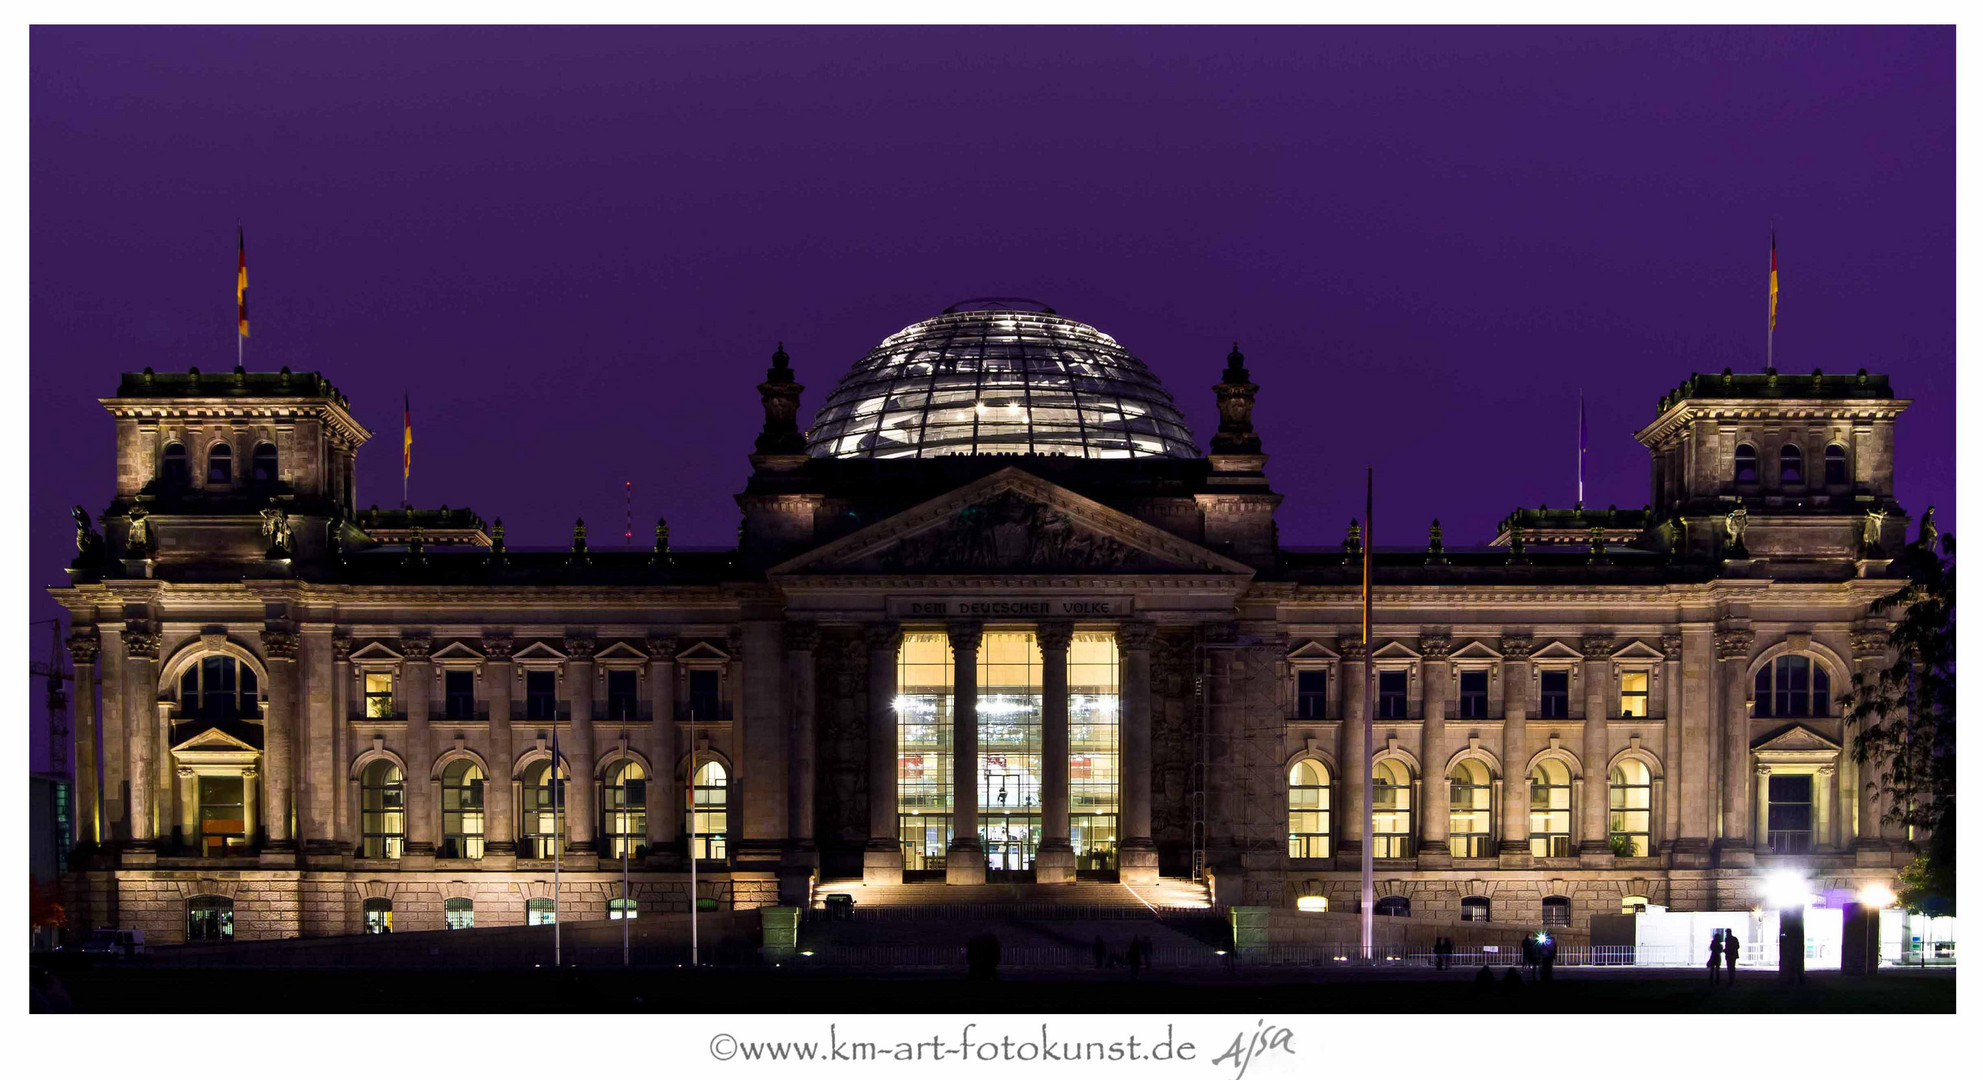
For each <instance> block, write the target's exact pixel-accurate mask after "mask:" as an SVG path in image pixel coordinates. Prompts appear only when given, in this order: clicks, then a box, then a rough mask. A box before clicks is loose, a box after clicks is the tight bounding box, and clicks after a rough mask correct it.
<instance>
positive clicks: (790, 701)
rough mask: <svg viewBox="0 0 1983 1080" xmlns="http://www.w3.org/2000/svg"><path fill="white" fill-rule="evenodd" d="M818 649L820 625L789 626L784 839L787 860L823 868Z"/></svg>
mask: <svg viewBox="0 0 1983 1080" xmlns="http://www.w3.org/2000/svg"><path fill="white" fill-rule="evenodd" d="M818 650H819V627H817V626H815V625H813V624H812V623H786V624H785V700H786V702H787V705H788V707H789V709H790V712H791V727H790V731H789V732H788V734H787V740H788V741H789V742H790V744H791V747H792V753H791V758H790V768H789V775H788V776H787V778H786V781H785V793H786V794H785V802H786V807H785V820H786V822H787V830H788V831H787V834H786V835H787V837H788V839H789V840H790V841H791V843H790V844H788V845H787V847H788V849H789V850H788V851H787V861H791V862H797V863H799V864H801V865H804V866H817V865H818V864H819V850H818V848H817V847H816V846H815V844H814V837H813V794H814V790H815V789H814V785H815V784H816V783H817V782H818V778H819V753H818V740H819V732H818V726H817V724H816V722H815V718H814V711H815V708H816V703H817V701H818V696H817V693H816V690H817V678H818V675H817V671H816V670H815V668H814V654H815V653H816V652H818Z"/></svg>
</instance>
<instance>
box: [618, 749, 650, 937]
mask: <svg viewBox="0 0 1983 1080" xmlns="http://www.w3.org/2000/svg"><path fill="white" fill-rule="evenodd" d="M627 760H628V758H627V733H626V731H625V730H622V731H621V732H620V761H621V763H622V764H621V768H622V769H624V768H625V762H626V761H627ZM646 799H647V796H646V795H644V794H643V795H642V796H641V801H642V802H643V803H645V802H646ZM632 858H633V844H632V843H630V842H629V841H628V840H627V781H626V776H625V774H624V772H623V773H622V774H621V777H620V966H621V967H632V966H633V925H632V924H633V894H632V891H631V890H630V889H629V888H628V885H627V882H628V880H629V874H628V870H627V864H628V862H630V861H631V860H632Z"/></svg>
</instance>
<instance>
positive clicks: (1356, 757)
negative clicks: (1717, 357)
mask: <svg viewBox="0 0 1983 1080" xmlns="http://www.w3.org/2000/svg"><path fill="white" fill-rule="evenodd" d="M1339 651H1340V652H1341V653H1342V654H1343V663H1342V672H1343V723H1342V728H1341V739H1342V756H1340V757H1339V758H1337V759H1336V760H1337V762H1338V763H1339V764H1340V765H1341V766H1342V774H1343V775H1342V778H1341V779H1340V780H1339V781H1338V785H1339V790H1340V791H1342V793H1343V806H1342V809H1341V810H1338V811H1337V812H1336V824H1337V825H1338V826H1339V827H1338V828H1337V829H1336V836H1337V839H1336V855H1337V859H1338V861H1337V865H1338V866H1341V867H1346V868H1349V869H1357V868H1358V866H1359V863H1360V860H1361V859H1362V857H1363V791H1364V788H1366V787H1368V786H1369V785H1370V743H1369V741H1368V740H1367V739H1366V738H1365V731H1364V725H1363V720H1364V714H1365V710H1366V709H1367V708H1368V707H1369V705H1368V702H1367V701H1366V700H1365V695H1366V694H1367V693H1369V688H1368V687H1367V686H1366V685H1365V678H1364V676H1365V674H1366V673H1365V671H1364V666H1363V662H1364V658H1365V656H1366V655H1368V653H1369V646H1367V645H1365V644H1364V643H1363V642H1361V641H1344V642H1343V643H1342V648H1341V649H1340V650H1339Z"/></svg>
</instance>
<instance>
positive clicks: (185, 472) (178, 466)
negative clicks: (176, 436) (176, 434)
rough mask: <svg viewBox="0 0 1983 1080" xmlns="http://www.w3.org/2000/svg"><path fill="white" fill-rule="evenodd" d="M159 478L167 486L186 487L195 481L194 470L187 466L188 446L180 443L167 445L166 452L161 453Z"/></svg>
mask: <svg viewBox="0 0 1983 1080" xmlns="http://www.w3.org/2000/svg"><path fill="white" fill-rule="evenodd" d="M158 479H159V481H160V483H163V484H164V485H166V486H167V487H185V486H186V485H187V484H190V483H192V482H193V473H192V470H190V469H188V468H187V467H186V448H185V447H184V446H182V445H181V444H179V443H171V444H169V445H167V446H166V448H165V453H163V454H161V455H159V459H158Z"/></svg>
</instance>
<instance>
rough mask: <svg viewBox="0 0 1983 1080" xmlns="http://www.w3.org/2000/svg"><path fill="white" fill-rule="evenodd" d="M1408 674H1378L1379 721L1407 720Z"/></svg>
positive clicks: (1382, 672)
mask: <svg viewBox="0 0 1983 1080" xmlns="http://www.w3.org/2000/svg"><path fill="white" fill-rule="evenodd" d="M1407 681H1408V679H1407V673H1406V672H1403V671H1380V672H1378V673H1377V719H1379V720H1403V719H1404V718H1405V704H1406V701H1405V685H1406V683H1407Z"/></svg>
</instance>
